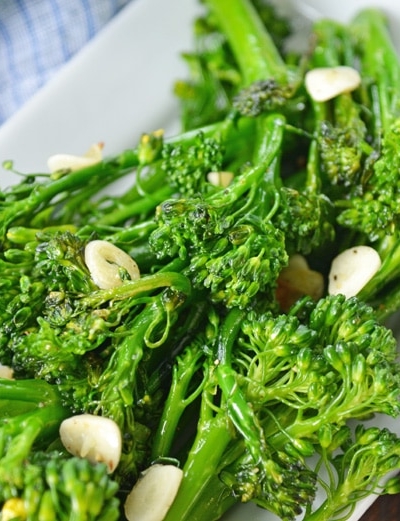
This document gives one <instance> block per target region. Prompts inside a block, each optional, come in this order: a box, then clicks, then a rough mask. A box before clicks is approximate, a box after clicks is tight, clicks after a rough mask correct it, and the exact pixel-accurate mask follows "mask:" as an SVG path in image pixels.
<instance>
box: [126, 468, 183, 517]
mask: <svg viewBox="0 0 400 521" xmlns="http://www.w3.org/2000/svg"><path fill="white" fill-rule="evenodd" d="M182 477H183V472H182V470H181V469H179V468H178V467H175V466H174V465H161V464H155V465H152V466H151V467H149V468H148V469H147V470H145V471H144V472H143V473H142V476H141V477H140V478H139V480H138V481H137V483H136V484H135V485H134V487H133V488H132V490H131V492H130V493H129V494H128V496H127V498H126V501H125V505H124V509H125V516H126V518H127V519H128V521H162V520H163V519H164V517H165V516H166V514H167V512H168V510H169V509H170V507H171V505H172V503H173V501H174V499H175V497H176V494H177V492H178V489H179V486H180V484H181V481H182Z"/></svg>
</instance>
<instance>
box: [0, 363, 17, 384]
mask: <svg viewBox="0 0 400 521" xmlns="http://www.w3.org/2000/svg"><path fill="white" fill-rule="evenodd" d="M0 378H5V379H6V380H14V370H13V369H12V367H9V366H8V365H3V364H2V363H0Z"/></svg>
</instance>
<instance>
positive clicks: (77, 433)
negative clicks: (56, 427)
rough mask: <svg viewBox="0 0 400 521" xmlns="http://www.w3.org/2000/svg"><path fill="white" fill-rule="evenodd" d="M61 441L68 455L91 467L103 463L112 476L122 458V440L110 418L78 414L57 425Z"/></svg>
mask: <svg viewBox="0 0 400 521" xmlns="http://www.w3.org/2000/svg"><path fill="white" fill-rule="evenodd" d="M60 438H61V441H62V444H63V445H64V447H65V448H66V449H67V451H68V452H69V453H70V454H72V455H74V456H79V457H80V458H86V459H88V460H89V461H90V462H91V463H98V462H102V463H105V464H106V465H107V468H108V472H109V473H111V472H113V471H114V470H115V469H116V467H117V466H118V463H119V460H120V458H121V450H122V436H121V431H120V429H119V427H118V425H117V424H116V423H115V422H114V421H113V420H111V419H110V418H104V417H102V416H95V415H94V414H78V415H76V416H71V417H70V418H67V419H66V420H64V421H63V422H62V423H61V425H60Z"/></svg>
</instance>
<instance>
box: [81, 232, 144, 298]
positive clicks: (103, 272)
mask: <svg viewBox="0 0 400 521" xmlns="http://www.w3.org/2000/svg"><path fill="white" fill-rule="evenodd" d="M85 263H86V266H87V267H88V269H89V271H90V276H91V277H92V279H93V282H94V283H95V284H96V285H97V286H98V287H99V288H101V289H112V288H116V287H117V286H120V285H121V284H122V283H123V279H121V276H120V268H124V269H125V270H126V271H127V272H128V274H129V276H130V278H131V280H137V279H139V278H140V271H139V267H138V265H137V264H136V262H135V261H134V260H133V259H132V257H130V256H129V255H128V254H127V253H126V252H125V251H123V250H121V248H118V247H117V246H115V245H114V244H112V243H111V242H108V241H103V240H94V241H90V242H88V244H87V245H86V247H85Z"/></svg>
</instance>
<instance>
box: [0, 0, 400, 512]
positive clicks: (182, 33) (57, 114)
mask: <svg viewBox="0 0 400 521" xmlns="http://www.w3.org/2000/svg"><path fill="white" fill-rule="evenodd" d="M278 2H279V4H280V6H281V7H283V8H285V9H289V10H292V11H293V12H296V13H298V12H301V13H302V14H303V15H305V16H306V17H308V18H309V19H313V18H317V17H319V16H320V15H321V14H322V15H326V16H329V17H334V18H338V19H340V20H345V19H347V18H348V17H349V16H351V15H352V14H354V12H355V11H356V10H358V9H359V8H360V7H362V6H365V5H372V4H374V3H375V4H379V6H380V7H381V8H384V9H386V10H387V11H388V12H389V14H390V21H391V25H392V28H396V27H397V28H398V27H400V7H399V5H398V4H397V0H379V1H376V2H374V1H369V0H335V1H334V2H326V1H325V0H304V1H298V0H297V1H296V0H278ZM198 12H200V8H199V5H198V3H197V0H133V1H132V3H131V4H129V5H128V6H127V7H126V8H125V9H124V10H123V11H121V12H120V14H119V15H117V17H116V18H115V19H114V20H113V21H112V22H111V23H110V24H109V25H108V26H107V27H106V28H105V29H103V30H102V31H101V33H100V34H99V35H98V36H97V37H95V38H94V39H93V40H92V41H91V42H90V43H89V44H88V45H87V46H86V47H85V48H84V49H83V50H82V51H81V52H80V53H78V55H76V56H75V57H74V58H73V59H72V60H71V62H70V63H68V64H67V65H66V66H65V67H64V68H63V69H62V70H61V72H60V73H59V74H57V76H56V77H55V78H54V79H53V80H51V81H50V82H49V83H48V84H47V85H46V86H45V87H44V88H42V89H41V91H39V93H38V94H37V95H35V96H34V97H33V98H32V100H31V101H29V102H28V103H27V104H26V105H25V106H24V107H23V108H22V109H21V110H20V111H19V112H18V113H17V114H16V115H15V116H13V117H12V118H10V119H9V120H8V121H7V122H6V123H4V124H3V126H1V127H0V163H1V162H3V161H4V160H8V159H11V160H13V161H14V166H15V168H16V169H17V170H18V171H20V172H25V173H30V172H37V171H46V170H47V167H46V163H47V158H48V157H49V156H50V155H52V154H55V153H59V152H63V153H64V152H65V153H72V154H82V153H84V152H85V151H86V150H87V148H89V146H90V145H91V144H92V143H95V142H103V143H104V145H105V148H104V151H105V154H106V155H113V154H117V153H118V152H120V151H121V150H123V149H124V148H127V147H131V146H133V145H134V144H135V143H136V142H137V140H138V138H139V137H140V135H141V134H142V133H143V132H148V131H152V130H154V129H157V128H164V129H165V130H166V133H167V134H172V133H174V132H175V131H176V130H178V128H179V118H178V107H177V103H176V100H175V99H174V97H173V95H172V85H173V82H174V80H176V79H177V78H178V77H180V76H181V75H183V76H185V75H186V68H185V66H184V64H183V62H182V60H181V58H180V56H179V54H180V53H181V52H182V51H185V50H189V49H191V30H192V29H191V22H192V20H193V18H194V17H195V15H196V13H198ZM296 19H297V21H298V26H299V29H300V30H301V29H302V27H303V25H304V24H303V23H302V21H301V20H302V18H301V17H298V16H296ZM393 34H394V38H395V41H396V43H397V45H398V48H399V49H400V31H393ZM16 179H17V178H16V177H15V176H14V174H12V173H10V172H9V171H6V170H1V169H0V186H1V187H2V188H5V187H6V186H7V185H10V184H12V183H13V182H15V181H16ZM373 423H374V424H375V425H380V426H386V427H388V428H390V429H391V430H393V431H394V432H396V433H397V434H398V435H400V421H399V420H392V419H388V418H386V417H385V418H377V419H375V420H374V422H373ZM373 500H374V498H373V497H371V498H369V499H367V500H366V501H363V502H361V503H360V504H359V505H358V507H357V508H356V511H355V512H354V514H353V516H352V517H351V521H357V520H358V519H359V518H360V517H361V515H362V514H363V513H364V512H365V510H366V509H367V508H368V507H369V506H370V505H371V503H372V502H373ZM244 516H246V517H249V516H251V519H252V521H275V520H277V519H278V518H277V517H275V516H273V515H271V514H269V513H268V512H265V511H263V510H261V509H259V508H257V507H254V506H252V505H244V506H239V507H238V508H236V509H234V510H233V511H232V512H230V513H228V514H226V515H225V516H224V518H223V519H224V521H242V520H243V518H244Z"/></svg>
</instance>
